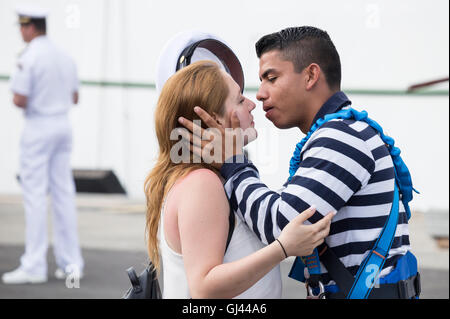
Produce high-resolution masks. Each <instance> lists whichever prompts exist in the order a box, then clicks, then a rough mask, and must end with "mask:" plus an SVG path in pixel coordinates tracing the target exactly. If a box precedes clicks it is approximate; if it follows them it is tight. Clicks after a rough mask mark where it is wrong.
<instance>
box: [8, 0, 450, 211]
mask: <svg viewBox="0 0 450 319" xmlns="http://www.w3.org/2000/svg"><path fill="white" fill-rule="evenodd" d="M21 3H23V2H21V1H12V0H2V1H1V2H0V39H1V42H0V74H1V75H9V74H11V72H12V71H13V69H14V66H15V63H16V62H15V61H16V58H17V54H18V53H19V52H20V51H21V49H22V48H23V47H24V44H23V42H22V41H21V38H20V33H19V31H18V26H17V24H16V15H15V14H14V8H15V6H16V5H18V4H21ZM33 3H35V4H39V5H41V6H44V7H47V8H49V9H50V16H49V19H48V34H49V36H50V37H51V38H52V39H53V40H54V41H55V42H56V43H58V44H59V45H60V46H61V47H63V48H65V49H66V50H67V51H69V52H70V54H71V55H72V56H73V57H74V59H75V60H76V62H77V64H78V69H79V75H80V78H81V79H82V80H94V81H95V80H108V81H131V82H145V83H154V81H155V70H156V61H157V58H158V55H159V52H160V50H161V49H162V47H163V46H164V44H165V42H166V41H167V40H168V39H169V38H170V37H172V36H173V35H174V34H176V33H178V32H180V31H183V30H185V29H190V28H199V29H202V30H206V31H209V32H213V33H216V34H218V35H219V36H221V37H222V38H224V39H226V40H227V42H228V43H229V44H230V45H231V46H232V47H233V48H234V49H235V51H236V53H237V55H238V56H239V58H240V59H241V62H242V64H243V66H244V72H245V78H246V85H247V87H256V86H257V85H258V82H259V80H258V60H257V58H256V55H255V53H254V43H255V42H256V41H257V40H258V39H259V38H260V37H261V36H263V35H264V34H267V33H270V32H274V31H278V30H280V29H282V28H285V27H289V26H296V25H313V26H317V27H320V28H322V29H325V30H327V31H328V33H329V34H330V36H331V37H332V39H333V41H334V43H335V45H336V47H337V49H338V51H339V53H340V56H341V61H342V68H343V79H342V87H343V89H344V91H345V89H371V90H374V89H388V90H404V89H406V88H407V87H408V86H409V85H411V84H415V83H417V82H423V81H427V80H433V79H436V78H439V77H445V76H448V73H449V65H448V59H449V41H448V35H449V34H448V33H449V31H448V30H449V14H448V9H449V8H448V6H449V2H448V1H446V0H433V1H423V0H420V1H419V0H414V1H412V0H408V1H406V0H396V1H381V0H379V1H377V0H372V1H361V0H345V1H332V0H323V1H314V2H313V1H299V0H280V1H268V0H260V1H249V0H241V1H236V0H229V1H226V2H224V1H211V0H210V1H206V0H205V1H200V0H191V1H189V2H184V1H183V2H182V1H170V0H165V1H144V0H132V1H125V0H90V1H88V0H72V1H67V0H58V1H57V0H34V1H33ZM437 88H438V89H446V90H448V83H447V84H444V85H441V86H438V87H437ZM246 93H247V94H248V96H249V97H250V98H252V99H253V100H254V101H255V102H257V101H256V99H255V92H254V91H253V90H251V91H247V92H246ZM349 96H350V98H351V100H352V101H353V105H354V106H355V107H356V108H358V109H366V110H367V111H368V112H369V115H370V116H371V117H372V118H373V119H375V120H376V121H377V122H379V123H381V124H382V125H383V127H384V129H385V131H387V132H388V135H390V136H392V137H394V139H395V140H396V143H397V145H398V146H399V147H400V148H401V149H402V155H403V158H404V160H405V162H406V163H407V165H408V166H409V168H410V170H411V172H412V176H413V181H414V185H415V187H416V188H417V189H419V190H420V191H421V193H422V194H421V195H419V196H416V197H415V198H416V200H415V201H413V205H412V207H413V208H415V209H420V210H423V211H425V210H428V209H430V208H434V207H436V208H444V209H448V207H449V199H448V198H449V197H448V192H449V171H448V167H449V148H448V137H449V124H448V115H449V114H448V113H449V105H448V95H447V96H433V97H427V96H404V95H402V96H374V95H356V94H355V95H352V94H349ZM80 97H81V100H80V104H79V105H78V106H76V107H75V108H74V109H73V111H72V114H71V117H72V122H73V126H74V150H73V159H72V163H73V166H74V167H76V168H111V169H113V170H114V171H115V172H116V174H117V175H118V176H119V179H120V180H121V181H122V183H123V184H125V187H126V189H127V190H128V192H129V195H130V197H133V198H142V197H143V192H142V184H143V180H144V178H145V175H146V173H147V172H148V171H149V170H150V169H151V166H152V163H153V159H154V157H155V155H156V153H157V145H156V139H155V136H154V131H153V111H154V105H155V103H156V99H157V93H156V92H155V91H154V90H152V89H122V88H113V87H107V88H105V87H95V86H82V87H81V90H80ZM253 113H254V116H255V120H256V121H255V122H256V127H257V129H258V130H259V133H260V136H259V138H258V140H257V141H256V142H255V143H253V144H252V145H250V146H249V151H250V155H251V156H252V159H253V160H254V161H255V162H256V164H257V166H258V167H259V168H260V172H261V175H262V179H263V181H265V182H266V183H267V184H268V185H269V186H270V187H273V188H278V187H279V186H281V184H282V183H283V182H284V180H285V179H286V177H287V174H288V163H289V158H290V156H291V154H292V152H293V148H294V146H295V143H296V142H298V141H299V140H300V139H301V138H302V137H303V136H302V134H301V133H300V132H299V131H298V130H296V129H291V130H285V131H279V130H277V129H275V128H274V127H273V125H272V124H271V123H270V122H269V121H268V120H266V119H265V117H264V114H263V111H262V109H261V104H260V103H259V102H257V109H255V111H254V112H253ZM22 125H23V119H22V115H21V111H20V110H18V109H16V108H14V107H13V105H12V103H11V94H10V92H9V88H8V83H7V82H5V81H0V193H18V192H20V188H19V185H18V184H17V182H16V180H15V175H16V173H17V172H18V158H19V152H18V151H19V149H18V145H19V139H20V133H21V128H22Z"/></svg>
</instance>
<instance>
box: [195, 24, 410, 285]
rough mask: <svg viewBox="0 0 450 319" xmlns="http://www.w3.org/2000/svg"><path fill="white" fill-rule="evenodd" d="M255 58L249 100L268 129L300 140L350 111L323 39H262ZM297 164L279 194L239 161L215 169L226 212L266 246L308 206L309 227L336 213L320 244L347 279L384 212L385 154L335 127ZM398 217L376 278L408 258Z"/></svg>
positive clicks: (309, 34)
mask: <svg viewBox="0 0 450 319" xmlns="http://www.w3.org/2000/svg"><path fill="white" fill-rule="evenodd" d="M256 50H257V55H258V58H260V70H259V74H260V80H261V85H260V88H259V90H258V93H257V99H258V100H260V101H262V103H263V109H264V111H265V112H266V117H267V118H268V119H269V120H270V121H272V122H273V124H274V125H275V126H276V127H278V128H281V129H284V128H291V127H298V128H299V129H300V130H301V131H302V132H303V133H304V134H307V133H308V131H309V130H310V128H311V126H312V125H313V124H314V123H315V122H316V121H317V120H318V119H321V118H323V117H324V116H325V115H327V114H330V113H335V112H337V111H339V110H341V109H345V108H348V107H349V106H350V104H351V102H350V101H349V99H348V98H347V96H346V95H345V94H344V93H343V92H342V91H341V90H340V81H341V66H340V59H339V55H338V53H337V50H336V48H335V47H334V44H333V43H332V41H331V39H330V37H329V36H328V34H327V33H326V32H324V31H322V30H320V29H317V28H314V27H298V28H288V29H285V30H282V31H280V32H277V33H273V34H269V35H266V36H264V37H262V38H261V39H260V40H259V41H258V42H257V44H256ZM198 114H199V116H200V117H201V118H202V119H203V120H205V116H204V115H203V116H202V114H201V112H200V113H198ZM300 139H301V137H300V136H299V140H300ZM300 157H301V162H300V166H299V168H298V170H297V172H296V173H295V175H294V176H293V178H292V179H291V180H290V181H289V182H286V184H285V185H284V187H283V189H282V190H281V191H279V192H275V191H272V190H270V189H269V188H268V187H267V186H266V185H265V184H264V183H263V182H261V180H260V178H259V175H258V170H257V169H256V167H255V166H254V165H253V164H252V163H251V162H249V161H248V160H247V159H246V158H245V157H244V156H243V155H241V154H238V155H236V156H234V157H233V160H231V159H230V158H228V159H227V160H226V161H225V163H223V164H222V163H216V164H215V165H216V167H217V168H220V169H221V174H222V175H223V177H224V178H225V180H226V183H225V191H226V193H227V196H228V198H229V201H230V205H231V207H232V208H233V210H234V211H235V212H237V213H238V214H240V215H241V216H242V217H243V219H244V220H245V222H246V223H247V225H248V226H249V227H250V229H252V230H253V231H254V233H255V234H256V235H257V236H258V237H259V238H260V240H261V241H262V242H264V243H266V244H269V243H271V242H273V241H274V240H275V239H276V238H277V237H278V236H279V234H280V231H281V230H282V229H283V227H285V226H286V225H287V224H288V222H289V221H290V220H292V219H293V218H294V217H295V216H297V215H298V214H299V213H301V212H302V211H303V210H305V209H307V208H308V207H309V206H312V205H314V206H316V208H317V211H316V213H315V215H314V216H313V217H312V218H310V219H309V221H310V222H311V223H315V222H316V221H318V220H319V219H321V218H322V217H323V216H324V215H326V214H327V213H328V212H330V211H333V210H336V211H337V215H336V216H335V217H334V218H333V221H332V224H331V229H330V234H329V236H328V237H327V238H326V240H325V241H326V243H327V245H328V246H329V247H330V248H331V250H332V251H333V252H334V253H335V254H336V255H337V257H338V258H339V259H340V261H341V262H342V263H343V264H344V265H345V267H346V268H347V270H349V272H350V273H351V274H352V275H353V276H355V275H356V273H357V271H358V268H359V266H360V264H361V263H362V261H363V260H364V258H365V257H366V256H367V255H368V254H369V252H370V250H371V249H372V247H373V246H374V243H375V242H376V240H377V239H378V237H379V235H380V233H381V230H382V229H383V226H384V225H385V222H386V220H387V217H388V216H389V213H390V210H391V206H392V201H393V197H394V182H395V173H394V166H393V162H392V159H391V156H390V154H389V151H388V149H387V147H386V145H385V144H384V142H383V141H382V139H381V138H380V136H379V135H378V133H377V132H376V131H375V130H374V129H373V128H372V127H370V126H369V125H368V124H367V123H366V122H362V121H356V120H341V119H335V120H331V121H329V122H326V123H325V124H323V125H322V126H320V128H319V129H317V130H316V131H315V132H314V133H313V134H312V135H311V137H310V138H309V140H308V141H307V143H306V144H305V145H304V147H303V149H302V152H301V154H300ZM237 158H239V159H240V160H236V159H237ZM223 159H226V158H225V157H224V158H223ZM287 164H288V163H286V172H287V168H288V165H287ZM399 211H400V217H399V220H398V226H397V229H396V233H395V238H394V242H393V244H392V247H391V250H390V252H389V255H388V258H387V260H386V262H385V264H384V266H383V270H382V271H381V273H380V278H382V277H384V276H386V275H387V274H389V273H390V272H391V271H392V269H393V268H394V267H395V265H396V261H397V260H398V259H399V258H400V257H402V256H404V255H405V254H406V253H407V252H408V251H409V250H410V244H409V232H408V223H407V216H406V213H405V208H404V206H403V204H402V202H401V201H400V203H399ZM321 272H322V282H323V284H325V285H331V284H334V281H333V280H332V278H331V277H330V276H329V275H328V272H327V269H326V268H325V266H324V265H323V264H321Z"/></svg>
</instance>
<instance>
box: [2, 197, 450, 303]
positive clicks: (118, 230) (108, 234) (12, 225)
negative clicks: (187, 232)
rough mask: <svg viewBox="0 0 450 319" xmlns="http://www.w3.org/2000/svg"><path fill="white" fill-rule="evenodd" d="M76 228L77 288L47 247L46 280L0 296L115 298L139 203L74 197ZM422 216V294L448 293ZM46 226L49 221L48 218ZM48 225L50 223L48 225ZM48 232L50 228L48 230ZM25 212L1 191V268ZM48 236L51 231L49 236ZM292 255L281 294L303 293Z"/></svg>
mask: <svg viewBox="0 0 450 319" xmlns="http://www.w3.org/2000/svg"><path fill="white" fill-rule="evenodd" d="M77 204H78V211H79V232H80V241H81V245H82V248H83V256H84V258H85V262H86V269H85V273H86V274H85V277H84V278H83V279H82V280H81V282H80V287H79V288H67V287H66V284H65V281H59V280H56V279H55V278H54V277H52V275H53V273H54V270H55V269H56V265H55V263H54V258H53V252H52V249H51V248H50V249H49V253H48V262H49V275H50V276H49V282H47V283H45V284H39V285H18V286H8V285H4V284H3V283H1V282H0V298H89V299H90V298H120V297H121V296H122V294H123V293H124V292H125V291H126V289H127V288H128V286H129V281H128V278H127V275H126V273H125V269H127V268H128V267H130V266H133V267H135V269H136V270H137V271H141V270H142V269H144V264H145V261H146V253H145V245H144V230H143V229H144V221H145V219H144V214H143V206H142V203H140V202H136V201H130V200H128V199H127V198H125V197H122V196H86V195H83V196H79V197H78V199H77ZM425 224H426V223H425V216H424V215H423V214H420V213H416V214H415V215H414V217H413V219H412V220H411V224H410V231H411V233H412V236H411V245H412V247H413V251H414V252H415V254H416V255H417V256H418V258H419V262H420V272H421V274H422V289H423V292H422V298H439V299H440V298H446V299H448V298H449V275H448V274H449V266H448V265H449V259H448V257H449V256H448V249H440V248H438V246H437V245H436V244H435V242H434V241H433V240H432V239H431V238H430V236H429V235H428V233H427V231H426V225H425ZM49 226H51V220H50V218H49ZM49 228H50V229H51V227H49ZM49 232H50V233H51V231H50V230H49ZM23 234H24V217H23V209H22V205H21V200H20V197H18V196H6V195H0V273H3V272H5V271H9V270H11V269H13V268H15V267H17V266H18V262H19V257H20V255H21V254H22V253H23V249H24V248H23ZM49 238H51V236H49ZM291 262H292V259H288V260H286V261H285V262H283V263H282V265H281V269H282V273H283V297H284V298H304V296H305V293H304V287H303V284H301V283H297V282H296V281H294V280H292V279H290V278H287V276H286V274H287V273H288V272H289V269H290V265H291Z"/></svg>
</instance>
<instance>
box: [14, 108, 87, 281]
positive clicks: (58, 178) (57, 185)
mask: <svg viewBox="0 0 450 319" xmlns="http://www.w3.org/2000/svg"><path fill="white" fill-rule="evenodd" d="M20 148H21V150H20V151H21V154H20V181H21V185H22V189H23V200H24V208H25V222H26V231H25V253H24V255H23V256H22V257H21V267H22V268H23V269H24V270H25V271H27V272H29V273H32V274H36V275H44V274H45V275H47V248H48V236H47V234H48V230H47V202H48V200H47V194H50V197H51V203H52V207H51V208H52V217H53V219H52V224H53V250H54V254H55V258H56V264H57V266H58V267H60V268H62V269H63V270H66V267H67V266H70V267H71V268H72V269H74V267H78V270H79V271H80V272H82V271H83V267H84V262H83V259H82V256H81V249H80V246H79V241H78V230H77V216H76V204H75V183H74V180H73V176H72V170H71V167H70V153H71V148H72V132H71V125H70V121H69V119H68V117H67V115H58V116H46V117H27V118H26V122H25V128H24V132H23V134H22V138H21V143H20Z"/></svg>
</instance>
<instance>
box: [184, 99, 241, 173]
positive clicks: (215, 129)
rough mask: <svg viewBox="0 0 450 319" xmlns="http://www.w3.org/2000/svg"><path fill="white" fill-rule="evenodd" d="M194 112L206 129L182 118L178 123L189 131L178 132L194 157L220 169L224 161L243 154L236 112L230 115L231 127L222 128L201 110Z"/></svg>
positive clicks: (196, 108) (195, 109)
mask: <svg viewBox="0 0 450 319" xmlns="http://www.w3.org/2000/svg"><path fill="white" fill-rule="evenodd" d="M194 111H195V113H197V115H198V116H199V117H200V119H201V120H202V121H203V123H205V124H206V126H208V129H203V128H202V127H201V126H200V123H198V122H197V121H195V120H194V122H192V121H190V120H188V119H186V118H183V117H180V118H178V122H179V123H180V124H181V125H183V126H184V127H185V128H187V129H188V130H189V131H186V130H180V132H179V134H180V135H181V136H182V138H183V141H184V142H185V143H186V144H187V145H189V149H190V150H191V152H192V153H193V154H194V155H195V156H197V157H200V158H201V159H202V162H205V163H208V164H211V165H212V166H214V167H215V168H217V169H220V168H221V167H222V165H223V163H224V162H225V161H226V160H228V159H230V158H232V157H233V156H234V155H241V154H243V150H242V148H243V146H244V141H243V137H242V132H241V129H240V125H239V119H238V117H237V115H236V112H233V113H232V115H231V126H232V127H231V128H224V127H223V126H222V125H220V124H219V123H218V122H217V121H216V120H214V119H213V118H212V117H211V116H210V115H209V114H208V113H207V112H206V111H205V110H203V109H202V108H200V107H198V106H196V107H195V108H194ZM195 122H197V123H195Z"/></svg>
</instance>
